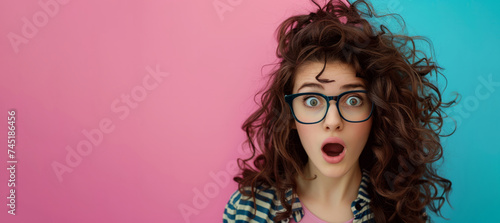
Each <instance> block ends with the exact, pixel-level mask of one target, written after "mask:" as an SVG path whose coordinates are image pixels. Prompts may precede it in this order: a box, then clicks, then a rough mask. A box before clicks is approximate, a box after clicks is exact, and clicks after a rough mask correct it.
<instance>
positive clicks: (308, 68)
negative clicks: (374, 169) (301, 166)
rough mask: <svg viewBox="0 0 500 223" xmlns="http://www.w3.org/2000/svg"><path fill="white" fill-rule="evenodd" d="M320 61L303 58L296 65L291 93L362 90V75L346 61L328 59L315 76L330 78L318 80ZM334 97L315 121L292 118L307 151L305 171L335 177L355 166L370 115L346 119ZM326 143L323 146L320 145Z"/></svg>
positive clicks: (364, 141) (357, 167) (366, 131)
mask: <svg viewBox="0 0 500 223" xmlns="http://www.w3.org/2000/svg"><path fill="white" fill-rule="evenodd" d="M322 68H323V63H320V62H307V63H304V64H303V65H301V66H299V67H298V69H297V71H296V74H295V80H294V85H293V86H294V87H293V93H294V94H295V93H303V92H317V93H322V94H324V95H326V96H337V95H339V94H341V93H343V92H345V91H351V90H365V86H366V85H365V83H364V81H363V79H362V78H359V77H356V71H355V70H354V68H353V67H352V66H350V65H348V64H344V63H341V62H329V63H327V65H326V68H325V70H324V72H323V73H322V74H321V76H319V79H327V80H330V81H331V80H334V81H332V82H329V83H320V82H318V81H317V80H316V78H315V77H316V76H317V75H318V73H319V72H321V69H322ZM335 102H336V101H335V100H331V101H330V108H329V109H328V112H327V114H326V117H325V118H324V119H323V120H322V121H321V122H319V123H316V124H301V123H299V122H297V120H295V126H294V128H296V129H297V131H298V134H299V137H300V141H301V143H302V146H303V147H304V149H305V151H306V153H307V155H308V164H307V166H306V168H308V170H306V173H307V172H309V171H310V173H311V174H312V176H314V174H316V175H320V174H321V175H324V176H326V177H332V178H337V177H341V176H344V175H345V174H346V173H348V172H349V171H354V170H356V169H359V162H358V158H359V156H360V154H361V152H362V151H363V148H364V147H365V144H366V141H367V140H368V136H369V134H370V129H371V126H372V118H371V117H370V119H368V120H366V121H364V122H360V123H352V122H347V121H345V120H344V119H342V117H341V116H340V115H339V112H338V110H337V108H336V105H335ZM325 144H326V146H324V145H325Z"/></svg>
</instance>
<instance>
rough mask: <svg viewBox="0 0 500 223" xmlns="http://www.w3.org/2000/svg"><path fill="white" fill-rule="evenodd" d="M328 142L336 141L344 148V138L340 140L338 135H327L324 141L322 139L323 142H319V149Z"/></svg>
mask: <svg viewBox="0 0 500 223" xmlns="http://www.w3.org/2000/svg"><path fill="white" fill-rule="evenodd" d="M328 143H338V144H340V145H342V146H343V147H344V148H345V144H344V140H342V139H341V138H339V137H328V138H326V139H325V141H323V144H321V149H323V147H325V145H326V144H328Z"/></svg>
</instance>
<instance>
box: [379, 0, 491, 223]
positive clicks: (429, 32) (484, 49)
mask: <svg viewBox="0 0 500 223" xmlns="http://www.w3.org/2000/svg"><path fill="white" fill-rule="evenodd" d="M373 4H374V6H375V9H376V10H377V11H380V12H384V10H385V11H386V12H389V11H392V12H396V13H398V14H400V15H401V16H402V17H403V18H404V20H405V22H406V28H407V32H408V34H410V35H421V36H426V37H428V38H430V39H431V41H432V43H433V45H434V50H435V54H434V57H435V58H436V60H437V62H438V64H439V65H440V66H441V67H443V68H444V70H443V71H442V73H443V74H444V75H445V76H446V79H447V81H448V85H447V87H446V89H445V91H444V94H443V96H444V99H445V100H450V99H452V98H453V97H454V94H453V92H458V93H459V94H460V95H461V101H460V102H459V103H458V105H457V106H455V107H452V108H448V109H447V110H446V111H447V112H448V113H449V115H450V116H451V117H453V118H454V119H456V120H457V122H458V125H457V127H458V128H457V130H456V132H455V133H454V134H453V135H452V136H450V137H447V138H442V140H443V147H444V157H445V158H444V161H443V162H442V163H441V165H440V168H439V172H440V173H441V174H442V175H443V176H445V177H446V178H448V179H450V180H451V181H452V183H453V185H452V192H451V194H450V202H451V205H452V206H453V208H451V207H450V206H449V205H448V204H445V206H444V207H443V209H442V213H443V214H444V216H445V217H447V218H449V219H450V221H446V220H444V219H443V218H437V217H435V216H431V217H432V219H433V221H435V222H495V221H496V222H500V220H492V219H496V218H498V217H496V215H497V213H496V211H497V210H498V209H500V204H499V202H498V199H499V198H500V192H499V188H500V174H499V170H500V162H499V160H500V152H499V151H500V143H499V138H500V136H499V133H500V131H499V129H498V128H499V124H500V118H499V111H500V104H499V102H500V100H499V99H500V75H499V70H500V69H499V67H498V66H499V64H500V61H499V59H500V57H499V56H498V52H499V50H500V35H499V34H500V15H499V13H498V12H497V11H498V9H499V6H500V3H499V2H498V1H470V0H468V1H466V0H457V1H430V0H428V1H416V0H412V1H395V0H388V1H377V2H373ZM484 82H490V85H488V84H485V83H484ZM445 83H446V82H445V80H444V78H440V79H439V88H440V89H444V88H445ZM451 127H452V125H450V123H449V122H447V124H446V126H445V129H446V130H448V131H447V132H449V130H450V129H451Z"/></svg>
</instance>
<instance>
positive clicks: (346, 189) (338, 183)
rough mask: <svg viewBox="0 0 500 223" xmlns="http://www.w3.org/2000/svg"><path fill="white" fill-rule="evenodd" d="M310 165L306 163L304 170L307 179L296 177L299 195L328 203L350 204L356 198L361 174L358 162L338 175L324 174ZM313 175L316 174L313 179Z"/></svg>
mask: <svg viewBox="0 0 500 223" xmlns="http://www.w3.org/2000/svg"><path fill="white" fill-rule="evenodd" d="M311 166H312V165H309V163H308V164H307V165H306V167H305V170H304V175H305V176H306V177H307V179H304V178H302V177H300V176H299V177H298V180H297V182H298V185H297V187H298V193H299V197H304V198H306V199H314V200H316V201H317V202H320V203H324V204H330V205H340V204H349V205H350V203H351V202H352V201H353V200H355V199H356V197H357V195H358V189H359V184H360V183H361V175H362V174H361V169H360V167H359V164H358V165H354V167H353V168H352V169H350V170H349V171H348V172H347V173H346V174H344V175H342V176H339V177H328V176H325V175H323V174H321V172H320V171H318V170H317V169H314V167H311ZM314 176H316V178H315V179H313V178H314ZM309 179H313V180H309Z"/></svg>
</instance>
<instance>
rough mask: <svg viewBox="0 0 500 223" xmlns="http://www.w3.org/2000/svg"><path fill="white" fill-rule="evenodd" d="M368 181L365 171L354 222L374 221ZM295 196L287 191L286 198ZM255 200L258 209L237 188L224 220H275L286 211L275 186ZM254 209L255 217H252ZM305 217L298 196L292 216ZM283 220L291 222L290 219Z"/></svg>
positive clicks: (227, 206)
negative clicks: (278, 214)
mask: <svg viewBox="0 0 500 223" xmlns="http://www.w3.org/2000/svg"><path fill="white" fill-rule="evenodd" d="M368 183H369V176H368V173H367V172H366V171H363V177H362V178H361V183H360V185H359V190H358V196H357V198H356V199H355V200H354V201H353V202H352V203H351V210H352V213H353V215H354V220H353V223H361V222H374V220H373V213H372V212H371V211H370V207H369V203H370V198H369V196H368V190H367V187H368ZM294 197H297V195H296V194H294V193H293V192H292V189H289V190H288V191H287V192H286V200H287V201H289V202H291V201H292V200H293V198H294ZM255 202H256V203H257V210H255V209H254V203H253V199H252V198H251V197H247V196H243V195H242V194H241V193H240V192H239V191H238V190H237V191H236V192H234V194H233V195H232V196H231V198H230V199H229V202H228V203H227V205H226V209H225V210H224V217H223V222H236V223H238V222H273V218H274V217H275V216H276V214H277V213H278V212H283V211H285V208H284V207H283V206H282V205H281V202H280V200H279V198H278V196H277V193H276V189H275V188H274V187H271V188H269V189H265V190H257V193H256V194H255ZM254 211H255V217H254V218H252V216H253V214H254ZM303 217H304V209H303V208H302V205H301V203H300V200H299V199H298V197H297V199H295V200H294V202H293V204H292V215H291V216H290V218H293V219H294V220H295V221H296V222H300V220H302V218H303ZM282 222H283V223H285V222H289V219H286V220H284V221H282Z"/></svg>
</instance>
